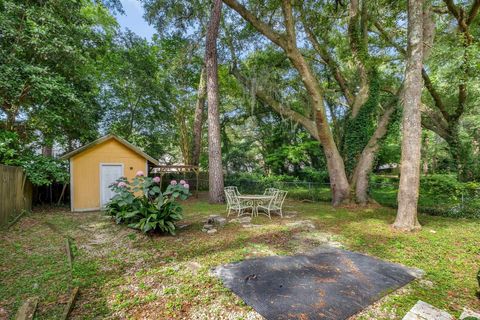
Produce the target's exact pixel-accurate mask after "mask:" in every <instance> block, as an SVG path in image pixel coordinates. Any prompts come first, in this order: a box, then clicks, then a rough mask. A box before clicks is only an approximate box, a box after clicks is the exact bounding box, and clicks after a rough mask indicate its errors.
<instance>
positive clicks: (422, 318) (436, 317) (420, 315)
mask: <svg viewBox="0 0 480 320" xmlns="http://www.w3.org/2000/svg"><path fill="white" fill-rule="evenodd" d="M402 320H455V318H454V317H452V316H451V315H450V314H449V313H448V312H446V311H444V310H440V309H438V308H435V307H434V306H432V305H430V304H428V303H426V302H423V301H421V300H418V302H417V303H416V304H415V305H414V306H413V308H412V309H411V310H410V311H408V313H407V314H406V315H405V317H403V319H402Z"/></svg>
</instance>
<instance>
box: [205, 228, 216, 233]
mask: <svg viewBox="0 0 480 320" xmlns="http://www.w3.org/2000/svg"><path fill="white" fill-rule="evenodd" d="M207 233H208V234H214V233H217V229H210V230H208V231H207Z"/></svg>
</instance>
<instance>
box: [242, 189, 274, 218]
mask: <svg viewBox="0 0 480 320" xmlns="http://www.w3.org/2000/svg"><path fill="white" fill-rule="evenodd" d="M237 197H238V199H240V200H242V201H245V202H246V204H247V205H249V206H252V216H258V206H259V205H262V204H264V203H268V202H269V201H270V200H272V199H273V195H265V194H242V195H239V196H237ZM262 214H264V213H263V212H262ZM265 215H266V216H268V215H267V214H266V213H265Z"/></svg>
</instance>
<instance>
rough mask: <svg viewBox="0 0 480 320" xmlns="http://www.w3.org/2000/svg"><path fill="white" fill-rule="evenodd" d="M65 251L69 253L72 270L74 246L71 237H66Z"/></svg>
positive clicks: (68, 257)
mask: <svg viewBox="0 0 480 320" xmlns="http://www.w3.org/2000/svg"><path fill="white" fill-rule="evenodd" d="M65 251H66V254H67V260H68V265H69V266H70V270H72V267H73V255H72V247H71V244H70V239H69V238H65Z"/></svg>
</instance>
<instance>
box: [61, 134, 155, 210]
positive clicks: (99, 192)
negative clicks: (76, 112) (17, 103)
mask: <svg viewBox="0 0 480 320" xmlns="http://www.w3.org/2000/svg"><path fill="white" fill-rule="evenodd" d="M62 159H69V160H70V206H71V210H72V211H94V210H100V209H102V208H104V207H105V205H106V204H107V203H108V201H110V199H111V198H112V197H113V196H114V193H113V192H112V191H111V190H110V188H109V185H111V184H112V183H113V182H115V181H116V180H117V179H118V178H120V177H127V178H128V179H129V180H131V179H132V178H133V177H134V176H135V174H136V173H137V172H138V171H143V172H144V173H145V174H147V173H148V167H149V165H152V164H153V165H158V162H157V160H155V159H154V158H152V157H150V156H149V155H147V154H146V153H144V152H143V151H141V150H140V149H139V148H137V147H135V146H134V145H132V144H131V143H129V142H127V141H125V140H124V139H122V138H119V137H117V136H115V135H111V134H110V135H107V136H104V137H102V138H100V139H97V140H95V141H93V142H91V143H89V144H87V145H85V146H83V147H81V148H78V149H76V150H74V151H72V152H70V153H67V154H65V155H64V156H63V157H62Z"/></svg>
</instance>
